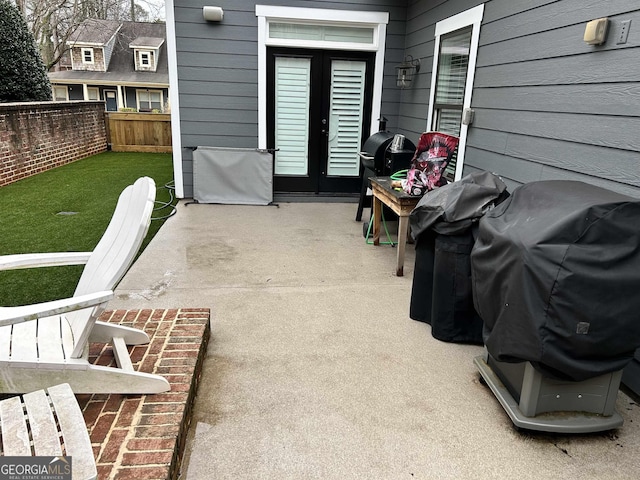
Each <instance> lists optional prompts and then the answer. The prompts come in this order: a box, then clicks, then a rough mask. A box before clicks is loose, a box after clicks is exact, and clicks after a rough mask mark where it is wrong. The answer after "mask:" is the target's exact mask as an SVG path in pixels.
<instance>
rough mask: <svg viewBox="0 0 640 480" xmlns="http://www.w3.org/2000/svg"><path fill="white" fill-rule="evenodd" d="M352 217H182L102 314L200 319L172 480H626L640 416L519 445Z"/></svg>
mask: <svg viewBox="0 0 640 480" xmlns="http://www.w3.org/2000/svg"><path fill="white" fill-rule="evenodd" d="M355 211H356V205H355V204H350V203H281V204H280V206H279V207H275V206H268V207H259V206H233V205H199V204H189V205H187V204H185V203H184V202H182V203H181V204H180V205H179V207H178V213H177V215H175V216H174V217H172V218H170V219H169V220H168V221H167V223H166V224H165V225H164V226H163V227H162V229H161V230H160V232H159V233H158V234H157V236H156V237H155V238H154V239H153V241H152V243H151V244H150V245H149V247H148V248H147V249H146V251H145V252H144V253H143V254H142V255H141V256H140V258H139V259H138V260H137V261H136V263H135V264H134V266H133V267H132V269H131V270H130V271H129V273H128V274H127V275H126V276H125V278H124V280H123V281H122V282H121V284H120V285H119V287H118V289H117V291H116V298H115V299H114V300H112V302H111V303H110V305H109V308H113V309H163V308H167V309H175V308H209V309H211V336H210V342H209V346H208V352H207V356H206V358H205V360H204V366H203V373H202V378H201V382H200V386H199V390H198V392H197V397H196V401H195V405H194V410H193V418H192V424H191V429H190V431H189V434H188V439H187V448H186V452H185V455H184V462H183V465H182V474H181V478H183V479H188V480H197V479H209V478H211V479H258V478H259V479H296V480H299V479H315V478H317V479H356V478H357V479H363V478H366V479H401V478H407V479H429V480H433V479H502V478H504V479H514V478H517V479H520V480H524V479H563V480H564V479H568V478H580V479H581V480H587V479H603V478H607V479H637V478H639V477H640V463H639V462H638V458H639V457H640V407H639V406H638V405H637V404H636V403H635V402H634V401H633V399H631V398H629V397H628V396H627V395H626V394H624V393H622V392H620V394H619V395H618V401H617V410H618V412H619V413H620V414H621V415H622V417H623V418H624V422H625V423H624V425H623V426H622V427H621V428H620V429H618V430H615V431H610V432H604V433H598V434H589V435H559V434H548V433H531V432H525V431H518V430H516V429H515V428H514V427H513V425H512V423H511V421H510V420H509V418H508V417H507V415H506V414H505V413H504V411H503V410H502V408H501V407H500V405H499V403H498V401H497V400H496V398H495V397H494V396H493V394H492V393H491V392H490V390H489V389H488V388H487V387H486V386H484V385H483V384H481V383H480V381H479V375H478V372H477V371H476V369H475V367H474V365H473V358H474V357H475V356H477V355H479V354H480V353H481V352H482V348H481V347H478V346H471V345H460V344H447V343H443V342H439V341H437V340H435V339H434V338H433V337H432V336H431V332H430V327H429V326H428V325H426V324H423V323H420V322H415V321H413V320H411V319H410V318H409V299H410V294H411V282H412V276H413V262H414V251H413V247H412V246H411V245H409V246H408V248H407V258H406V261H405V276H404V277H396V276H395V275H394V272H395V261H396V257H395V253H396V252H395V249H394V248H392V247H390V246H380V247H374V246H373V245H367V244H366V243H365V241H364V238H363V237H362V226H361V224H360V223H356V222H355V221H354V216H355Z"/></svg>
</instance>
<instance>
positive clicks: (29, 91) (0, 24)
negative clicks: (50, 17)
mask: <svg viewBox="0 0 640 480" xmlns="http://www.w3.org/2000/svg"><path fill="white" fill-rule="evenodd" d="M48 100H51V84H50V83H49V77H48V76H47V71H46V69H45V65H44V63H43V61H42V58H41V57H40V52H39V51H38V47H37V46H36V43H35V41H34V38H33V36H32V35H31V33H30V31H29V28H28V26H27V22H26V21H25V19H24V17H23V16H22V14H21V13H20V10H18V8H17V7H16V6H15V5H14V4H12V3H10V2H9V0H0V102H28V101H48Z"/></svg>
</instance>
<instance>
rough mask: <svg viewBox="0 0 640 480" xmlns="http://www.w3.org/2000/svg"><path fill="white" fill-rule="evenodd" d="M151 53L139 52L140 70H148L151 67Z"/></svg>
mask: <svg viewBox="0 0 640 480" xmlns="http://www.w3.org/2000/svg"><path fill="white" fill-rule="evenodd" d="M152 55H153V54H152V53H151V52H145V51H141V52H140V66H141V67H142V68H149V67H151V58H152Z"/></svg>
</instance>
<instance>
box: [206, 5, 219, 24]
mask: <svg viewBox="0 0 640 480" xmlns="http://www.w3.org/2000/svg"><path fill="white" fill-rule="evenodd" d="M202 17H203V18H204V19H205V20H206V21H207V22H221V21H222V19H223V18H224V11H223V10H222V8H220V7H202Z"/></svg>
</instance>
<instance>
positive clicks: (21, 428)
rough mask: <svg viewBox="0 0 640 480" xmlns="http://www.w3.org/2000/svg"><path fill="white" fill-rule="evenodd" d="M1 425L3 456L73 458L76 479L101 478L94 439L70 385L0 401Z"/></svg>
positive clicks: (0, 444) (0, 435)
mask: <svg viewBox="0 0 640 480" xmlns="http://www.w3.org/2000/svg"><path fill="white" fill-rule="evenodd" d="M0 427H1V428H0V447H1V448H2V455H3V456H7V457H9V456H11V457H14V456H15V457H31V456H40V457H62V456H65V457H71V475H72V477H73V479H74V480H76V479H77V480H92V479H95V478H98V471H97V469H96V461H95V459H94V458H93V448H92V447H91V439H90V438H89V433H88V432H87V427H86V426H85V423H84V418H83V416H82V411H81V410H80V406H79V405H78V402H77V400H76V397H75V395H74V394H73V391H72V390H71V388H70V387H69V385H68V384H61V385H55V386H53V387H49V388H48V389H47V391H45V390H37V391H35V392H30V393H27V394H25V395H24V396H23V397H11V398H8V399H6V400H2V401H0ZM58 461H62V460H58ZM24 463H28V460H27V459H24Z"/></svg>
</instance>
